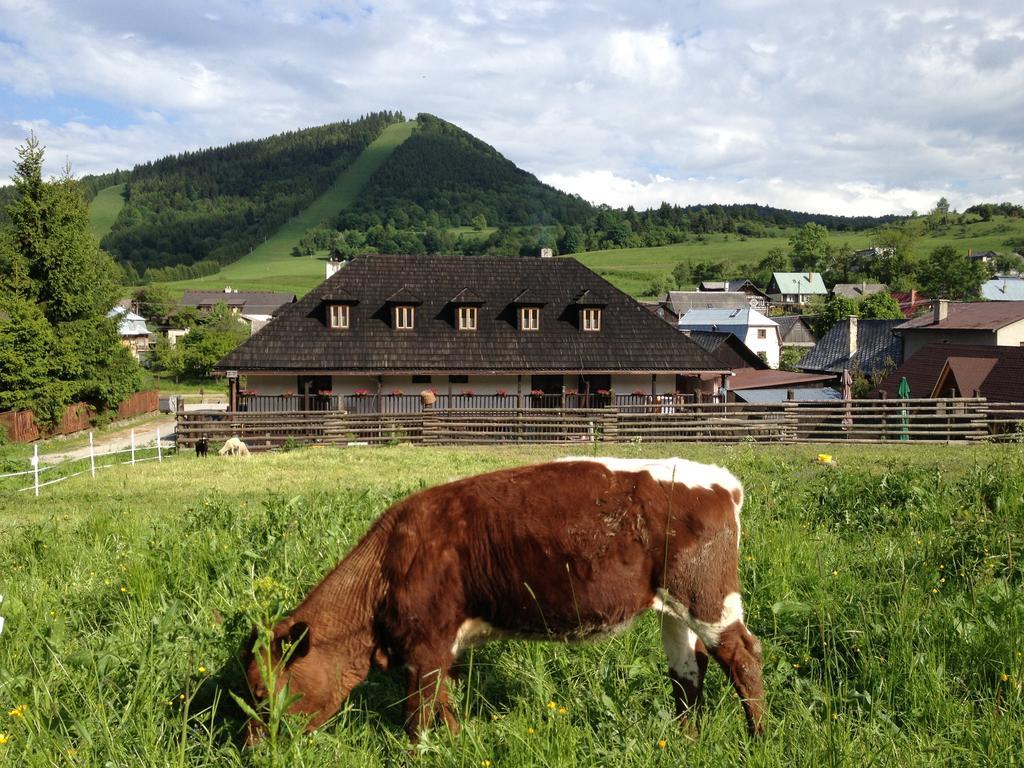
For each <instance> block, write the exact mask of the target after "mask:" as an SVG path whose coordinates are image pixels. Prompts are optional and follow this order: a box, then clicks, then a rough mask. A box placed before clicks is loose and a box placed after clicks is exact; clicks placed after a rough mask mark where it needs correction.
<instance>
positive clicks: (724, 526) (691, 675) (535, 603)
mask: <svg viewBox="0 0 1024 768" xmlns="http://www.w3.org/2000/svg"><path fill="white" fill-rule="evenodd" d="M742 503H743V488H742V486H741V485H740V483H739V481H738V480H736V478H735V477H733V476H732V474H730V473H729V472H728V471H726V470H724V469H722V468H720V467H715V466H709V465H704V464H696V463H694V462H691V461H685V460H681V459H664V460H651V461H646V460H640V459H635V460H630V459H571V460H564V461H559V462H552V463H548V464H538V465H534V466H527V467H520V468H516V469H507V470H501V471H498V472H492V473H490V474H485V475H480V476H477V477H470V478H467V479H465V480H460V481H457V482H454V483H449V484H447V485H441V486H438V487H435V488H429V489H427V490H424V491H421V492H419V493H416V494H414V495H412V496H410V497H408V498H407V499H405V500H403V501H400V502H398V503H397V504H395V505H394V506H392V507H391V508H390V509H389V510H387V511H386V512H385V513H384V514H383V515H382V516H381V518H380V519H378V520H377V522H376V523H374V525H373V526H372V527H371V529H370V531H369V532H368V533H367V534H366V536H364V537H363V539H362V541H360V542H359V544H358V545H356V547H355V549H354V550H352V552H351V553H349V555H348V556H347V557H346V558H345V559H344V560H342V562H341V563H340V564H339V565H338V566H337V567H336V568H335V569H334V570H333V571H332V572H331V573H329V574H328V575H327V576H326V577H325V578H324V579H323V581H321V582H320V584H319V585H318V586H317V587H316V588H315V589H314V590H313V591H312V592H311V593H310V595H309V596H308V597H307V598H306V600H305V601H304V602H303V603H302V604H301V605H300V606H299V607H298V608H296V609H295V611H294V612H293V613H292V614H291V616H289V617H288V618H286V619H284V620H283V621H281V622H280V623H279V624H277V626H275V627H274V628H273V634H272V640H271V642H270V645H269V648H267V647H266V646H265V645H258V646H257V647H256V648H255V649H254V650H249V649H246V650H245V651H244V656H245V658H244V662H245V666H246V675H247V678H248V682H249V687H250V690H251V693H252V694H253V696H254V698H255V699H256V700H261V699H264V698H266V697H267V696H268V695H269V694H270V693H271V692H270V691H268V690H267V685H266V684H265V683H264V680H263V676H262V673H261V668H262V669H268V668H270V667H269V665H271V664H273V665H274V666H273V668H274V669H275V670H276V674H275V680H276V687H277V689H278V690H280V688H281V687H282V686H284V685H288V686H289V690H290V692H291V693H292V694H297V695H299V696H300V697H301V698H299V699H298V701H297V702H296V703H295V704H293V705H292V707H291V709H290V711H291V712H294V713H306V714H308V715H310V720H309V726H308V727H309V729H310V730H313V729H315V728H317V727H319V726H320V725H322V724H323V723H324V722H325V721H327V720H328V719H329V718H330V717H331V715H333V714H334V713H335V712H336V711H337V710H338V708H339V707H340V705H341V703H342V702H343V701H344V700H345V698H346V697H347V696H348V695H349V693H350V692H351V691H352V689H353V687H355V686H356V685H358V684H359V683H360V682H361V681H362V680H363V679H364V678H365V677H366V675H367V673H368V672H369V670H370V668H371V666H372V665H373V664H377V665H379V666H382V667H386V666H387V665H389V664H401V665H404V667H405V669H406V684H407V693H408V696H407V698H406V699H405V726H406V730H407V731H408V733H409V734H410V736H411V737H412V738H413V739H415V738H416V736H417V733H418V732H419V731H420V730H422V729H424V728H426V727H429V726H430V725H431V724H432V723H433V722H434V720H435V718H436V717H437V716H438V715H440V716H441V717H442V718H443V719H444V721H445V723H446V724H447V725H448V727H449V728H450V729H451V730H452V731H457V730H458V723H457V722H456V720H455V717H454V715H453V714H452V712H451V709H450V708H449V705H448V693H447V689H446V687H445V682H444V680H445V677H446V676H447V675H448V674H449V670H450V669H451V667H452V664H453V662H454V661H455V660H456V659H457V657H458V655H459V654H460V653H461V652H462V651H463V650H465V649H466V648H470V647H472V646H474V645H478V644H480V643H483V642H485V641H487V640H491V639H497V638H502V637H526V638H536V639H545V640H552V639H554V640H564V641H571V640H580V639H585V638H589V637H594V636H599V635H602V634H610V633H614V632H617V631H621V630H623V629H625V628H626V627H628V626H629V624H630V623H631V622H632V621H633V619H634V618H636V616H637V615H639V614H641V613H643V612H644V611H646V610H648V609H654V610H656V611H660V612H661V613H662V622H663V625H662V641H663V644H664V647H665V654H666V656H667V658H668V678H669V681H670V686H671V689H672V694H673V698H674V700H675V708H676V713H677V715H678V716H679V718H680V719H681V720H685V719H686V718H688V717H689V715H690V714H691V713H692V712H693V711H694V709H695V708H696V707H697V705H698V704H699V703H700V701H701V698H702V690H703V684H704V674H705V671H706V669H707V663H708V655H710V656H711V657H712V658H714V659H715V660H716V661H717V662H718V663H719V665H720V666H721V667H722V669H723V670H724V671H725V673H726V674H727V675H728V676H729V679H730V680H731V682H732V684H733V686H734V688H735V689H736V692H737V693H738V694H739V697H740V700H741V701H742V703H743V709H744V713H745V715H746V719H747V725H748V727H749V729H750V731H751V732H752V733H755V734H757V733H760V732H761V730H762V724H761V719H762V699H763V695H764V694H763V688H762V680H761V645H760V643H759V642H758V640H757V638H756V637H755V636H754V635H753V634H751V633H750V632H749V631H748V630H747V627H746V625H745V624H744V623H743V606H742V603H741V600H740V593H739V580H738V576H737V570H738V565H739V536H740V518H739V511H740V507H741V506H742ZM259 737H260V724H259V723H258V722H256V721H250V723H249V738H250V740H251V741H254V740H256V739H258V738H259Z"/></svg>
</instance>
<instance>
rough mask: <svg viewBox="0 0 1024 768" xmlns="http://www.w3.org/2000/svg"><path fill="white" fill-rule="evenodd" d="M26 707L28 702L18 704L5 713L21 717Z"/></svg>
mask: <svg viewBox="0 0 1024 768" xmlns="http://www.w3.org/2000/svg"><path fill="white" fill-rule="evenodd" d="M27 709H28V704H19V705H18V706H16V707H15V708H14V709H12V710H11V711H10V712H8V713H7V714H8V715H10V716H11V717H22V716H23V715H24V714H25V710H27Z"/></svg>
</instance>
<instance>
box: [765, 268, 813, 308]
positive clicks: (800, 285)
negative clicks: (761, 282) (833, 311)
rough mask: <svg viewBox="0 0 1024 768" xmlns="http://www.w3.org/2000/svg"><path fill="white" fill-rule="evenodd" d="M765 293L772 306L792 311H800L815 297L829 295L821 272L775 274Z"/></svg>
mask: <svg viewBox="0 0 1024 768" xmlns="http://www.w3.org/2000/svg"><path fill="white" fill-rule="evenodd" d="M765 293H767V294H768V297H769V298H770V299H771V301H772V304H775V305H780V306H781V307H782V308H783V309H791V310H800V309H801V308H802V307H804V306H806V304H807V302H808V301H810V300H811V299H812V298H814V297H815V296H827V295H828V291H827V290H826V288H825V283H824V281H823V280H822V279H821V274H820V273H819V272H774V273H772V279H771V281H770V282H769V283H768V287H767V288H766V289H765Z"/></svg>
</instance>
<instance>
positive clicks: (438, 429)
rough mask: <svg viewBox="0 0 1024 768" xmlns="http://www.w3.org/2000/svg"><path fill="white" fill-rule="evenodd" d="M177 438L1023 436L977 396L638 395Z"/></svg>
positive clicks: (482, 440)
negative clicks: (684, 398) (649, 399)
mask: <svg viewBox="0 0 1024 768" xmlns="http://www.w3.org/2000/svg"><path fill="white" fill-rule="evenodd" d="M177 435H178V445H179V447H180V448H182V449H188V448H191V447H193V446H194V445H195V442H196V440H197V439H199V438H200V437H206V438H207V439H208V440H210V441H211V442H220V441H223V440H226V439H227V438H228V437H232V436H238V437H240V438H241V439H242V440H244V441H245V442H246V443H247V444H248V445H249V447H250V448H252V449H255V450H265V449H271V448H279V447H281V446H282V445H285V444H287V443H297V444H322V445H381V444H387V443H395V442H409V443H420V444H460V443H461V444H466V443H475V444H494V443H515V442H520V443H545V442H559V443H562V442H565V443H573V442H587V443H591V442H608V443H615V442H630V441H637V442H701V443H709V442H721V443H736V442H745V441H750V442H776V443H793V442H811V443H813V442H830V443H831V442H871V443H874V442H899V441H910V442H915V443H951V442H964V441H977V440H1007V439H1014V440H1016V439H1021V440H1024V404H1003V403H999V404H996V403H987V402H986V401H985V400H984V399H981V398H947V399H942V400H931V399H912V400H853V401H839V402H836V401H822V402H793V401H789V402H785V403H777V404H768V405H758V404H747V403H703V404H696V403H691V404H686V405H676V404H674V403H672V404H664V403H661V404H646V405H623V406H619V407H614V406H609V407H606V408H567V409H559V408H550V409H537V408H505V409H496V408H495V409H457V408H436V407H435V408H428V409H425V410H422V411H421V412H419V413H378V412H372V413H357V412H356V413H353V412H343V411H294V412H280V413H265V412H263V413H260V412H240V413H224V412H206V411H192V412H179V413H178V430H177Z"/></svg>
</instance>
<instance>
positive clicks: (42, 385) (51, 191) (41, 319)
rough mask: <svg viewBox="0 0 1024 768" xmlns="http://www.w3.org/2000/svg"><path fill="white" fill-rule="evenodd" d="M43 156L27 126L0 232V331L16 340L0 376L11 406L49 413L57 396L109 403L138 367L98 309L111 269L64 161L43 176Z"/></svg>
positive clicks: (115, 272) (109, 298) (111, 280)
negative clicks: (0, 303) (0, 317)
mask: <svg viewBox="0 0 1024 768" xmlns="http://www.w3.org/2000/svg"><path fill="white" fill-rule="evenodd" d="M43 156H44V148H43V147H42V146H41V145H40V144H39V140H38V139H37V138H36V137H35V135H29V137H28V139H27V140H26V142H25V144H24V146H22V147H19V148H18V161H17V163H16V164H15V173H14V177H13V181H14V187H15V191H16V195H15V198H14V200H13V202H11V204H10V205H9V206H8V208H7V213H8V217H9V220H10V222H11V224H10V226H9V227H8V228H7V230H6V231H5V232H3V233H2V236H0V266H3V267H5V269H4V275H3V277H2V278H0V280H2V282H3V285H2V288H3V293H4V299H5V301H4V305H5V310H4V311H5V318H4V328H3V329H2V331H0V334H2V335H3V336H4V337H5V338H6V339H10V340H12V343H16V344H17V346H18V349H17V350H16V351H15V352H13V353H11V354H7V355H4V356H2V357H0V381H2V382H3V383H4V385H5V387H7V386H9V387H11V389H10V391H9V392H8V395H9V396H8V398H7V399H8V400H10V401H11V403H10V405H11V407H31V408H33V410H37V412H38V413H39V415H40V416H41V417H42V418H44V420H53V419H55V418H56V417H57V416H59V405H61V404H64V403H68V402H73V401H75V400H84V401H85V402H89V403H91V404H92V405H95V406H96V407H97V408H100V409H104V408H109V407H111V406H115V405H117V403H118V402H120V401H121V400H122V399H124V398H125V397H126V396H127V395H129V394H130V393H132V392H134V391H135V390H137V389H138V386H139V383H140V372H139V367H138V365H137V364H136V363H135V361H134V360H133V359H132V357H131V355H130V353H129V352H128V350H127V349H125V347H123V346H122V345H121V340H120V336H119V335H118V332H117V326H116V323H115V321H114V320H112V319H111V318H108V317H107V312H108V311H109V309H110V308H111V307H112V306H113V304H114V301H115V299H116V297H117V286H118V284H119V282H120V272H119V269H118V267H117V265H116V264H115V263H114V261H113V259H111V258H110V256H109V255H107V254H106V253H104V252H103V251H101V250H100V249H99V246H98V245H97V243H96V241H95V240H94V239H93V237H92V235H91V234H90V232H89V219H88V211H87V208H86V205H85V202H84V200H83V199H82V195H81V193H80V192H79V190H78V188H77V185H76V183H75V181H74V180H73V179H72V178H71V172H70V169H69V168H65V170H64V173H63V174H62V175H61V176H60V177H59V178H58V179H56V180H53V181H44V180H43V175H42V173H43ZM30 304H31V305H33V306H32V308H31V309H30V308H29V307H28V305H30Z"/></svg>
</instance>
